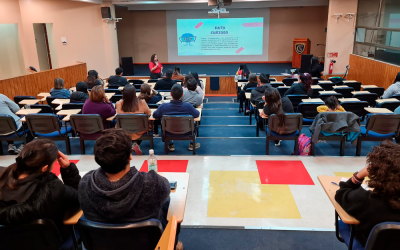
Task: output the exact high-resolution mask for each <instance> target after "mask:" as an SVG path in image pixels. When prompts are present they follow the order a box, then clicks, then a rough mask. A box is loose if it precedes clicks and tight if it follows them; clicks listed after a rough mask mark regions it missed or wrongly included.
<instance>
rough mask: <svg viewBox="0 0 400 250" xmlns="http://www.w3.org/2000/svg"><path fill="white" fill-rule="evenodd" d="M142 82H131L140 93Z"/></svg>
mask: <svg viewBox="0 0 400 250" xmlns="http://www.w3.org/2000/svg"><path fill="white" fill-rule="evenodd" d="M142 85H143V84H137V83H135V84H133V86H134V87H135V89H136V91H137V90H138V89H139V93H140V88H141V87H142Z"/></svg>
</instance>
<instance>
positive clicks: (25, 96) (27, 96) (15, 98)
mask: <svg viewBox="0 0 400 250" xmlns="http://www.w3.org/2000/svg"><path fill="white" fill-rule="evenodd" d="M26 99H34V100H36V97H34V96H29V95H16V96H14V102H15V103H16V104H18V106H19V107H20V108H22V107H23V106H25V105H24V104H19V102H20V101H22V100H26Z"/></svg>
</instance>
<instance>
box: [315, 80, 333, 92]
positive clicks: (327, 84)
mask: <svg viewBox="0 0 400 250" xmlns="http://www.w3.org/2000/svg"><path fill="white" fill-rule="evenodd" d="M318 85H319V86H321V88H323V89H324V90H326V91H328V90H333V86H335V85H337V84H336V83H333V82H319V83H318Z"/></svg>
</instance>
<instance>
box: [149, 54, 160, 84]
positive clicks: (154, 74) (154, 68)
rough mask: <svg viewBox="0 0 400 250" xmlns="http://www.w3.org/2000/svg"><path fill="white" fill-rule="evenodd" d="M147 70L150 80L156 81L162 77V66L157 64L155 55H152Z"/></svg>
mask: <svg viewBox="0 0 400 250" xmlns="http://www.w3.org/2000/svg"><path fill="white" fill-rule="evenodd" d="M149 68H150V78H151V79H158V78H161V77H162V74H163V73H162V70H163V66H162V64H161V63H159V62H158V58H157V55H156V54H153V55H152V56H151V60H150V63H149Z"/></svg>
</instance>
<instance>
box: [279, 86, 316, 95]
mask: <svg viewBox="0 0 400 250" xmlns="http://www.w3.org/2000/svg"><path fill="white" fill-rule="evenodd" d="M276 89H277V90H278V92H279V94H280V95H281V97H284V96H285V93H286V91H288V90H289V89H290V87H287V86H282V87H277V88H276ZM307 98H308V97H307Z"/></svg>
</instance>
